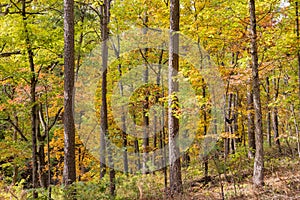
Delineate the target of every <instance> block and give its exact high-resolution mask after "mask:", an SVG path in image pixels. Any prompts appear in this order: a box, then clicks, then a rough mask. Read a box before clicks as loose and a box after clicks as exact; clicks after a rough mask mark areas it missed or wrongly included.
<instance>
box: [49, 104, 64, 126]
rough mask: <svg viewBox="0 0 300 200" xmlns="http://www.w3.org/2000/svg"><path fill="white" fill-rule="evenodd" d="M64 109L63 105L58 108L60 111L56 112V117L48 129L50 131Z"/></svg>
mask: <svg viewBox="0 0 300 200" xmlns="http://www.w3.org/2000/svg"><path fill="white" fill-rule="evenodd" d="M62 109H63V107H61V108H60V109H59V110H58V112H57V113H56V115H55V118H54V121H53V122H52V124H51V125H50V126H49V128H48V131H50V129H51V128H52V127H53V126H54V125H55V124H56V122H57V120H58V117H59V115H60V113H61V111H62Z"/></svg>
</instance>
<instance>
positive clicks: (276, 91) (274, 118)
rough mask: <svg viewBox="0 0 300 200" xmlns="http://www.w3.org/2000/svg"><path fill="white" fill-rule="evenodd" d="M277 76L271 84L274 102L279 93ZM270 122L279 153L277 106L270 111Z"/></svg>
mask: <svg viewBox="0 0 300 200" xmlns="http://www.w3.org/2000/svg"><path fill="white" fill-rule="evenodd" d="M279 82H280V79H279V78H274V79H273V86H274V102H276V101H277V98H278V95H279ZM272 124H273V131H274V140H275V144H276V146H277V147H278V151H279V152H280V153H281V147H280V140H279V128H278V127H279V122H278V108H277V106H274V108H273V112H272Z"/></svg>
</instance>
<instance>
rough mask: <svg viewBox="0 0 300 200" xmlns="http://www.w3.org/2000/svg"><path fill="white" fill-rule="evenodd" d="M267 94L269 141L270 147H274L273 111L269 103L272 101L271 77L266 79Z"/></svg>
mask: <svg viewBox="0 0 300 200" xmlns="http://www.w3.org/2000/svg"><path fill="white" fill-rule="evenodd" d="M266 92H267V140H268V144H269V147H271V146H272V139H271V138H272V137H271V109H270V106H269V103H270V101H271V97H270V80H269V77H267V78H266Z"/></svg>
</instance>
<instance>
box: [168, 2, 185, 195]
mask: <svg viewBox="0 0 300 200" xmlns="http://www.w3.org/2000/svg"><path fill="white" fill-rule="evenodd" d="M170 29H171V30H170V46H169V75H168V86H169V102H168V107H169V109H168V119H169V122H168V128H169V162H170V189H171V195H174V194H178V193H182V190H183V189H182V180H181V166H180V152H179V145H178V143H177V141H176V138H177V137H178V134H179V119H178V117H177V116H175V112H176V110H178V98H177V96H176V92H178V89H179V83H178V80H176V76H177V74H178V70H179V55H178V51H179V34H178V31H179V0H171V1H170Z"/></svg>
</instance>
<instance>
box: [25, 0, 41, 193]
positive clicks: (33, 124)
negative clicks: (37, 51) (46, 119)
mask: <svg viewBox="0 0 300 200" xmlns="http://www.w3.org/2000/svg"><path fill="white" fill-rule="evenodd" d="M22 17H23V23H24V32H25V42H26V46H27V56H28V62H29V67H30V72H31V78H30V103H31V106H32V107H31V111H30V116H31V141H32V145H31V150H32V187H33V198H38V193H37V192H36V190H35V188H37V187H38V173H37V172H38V171H37V170H38V164H37V139H36V137H37V136H36V133H37V126H38V122H37V105H36V84H37V78H36V74H35V65H34V61H33V57H34V55H33V51H32V47H31V42H30V39H29V33H28V29H27V21H26V20H27V16H26V1H25V0H23V1H22Z"/></svg>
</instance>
